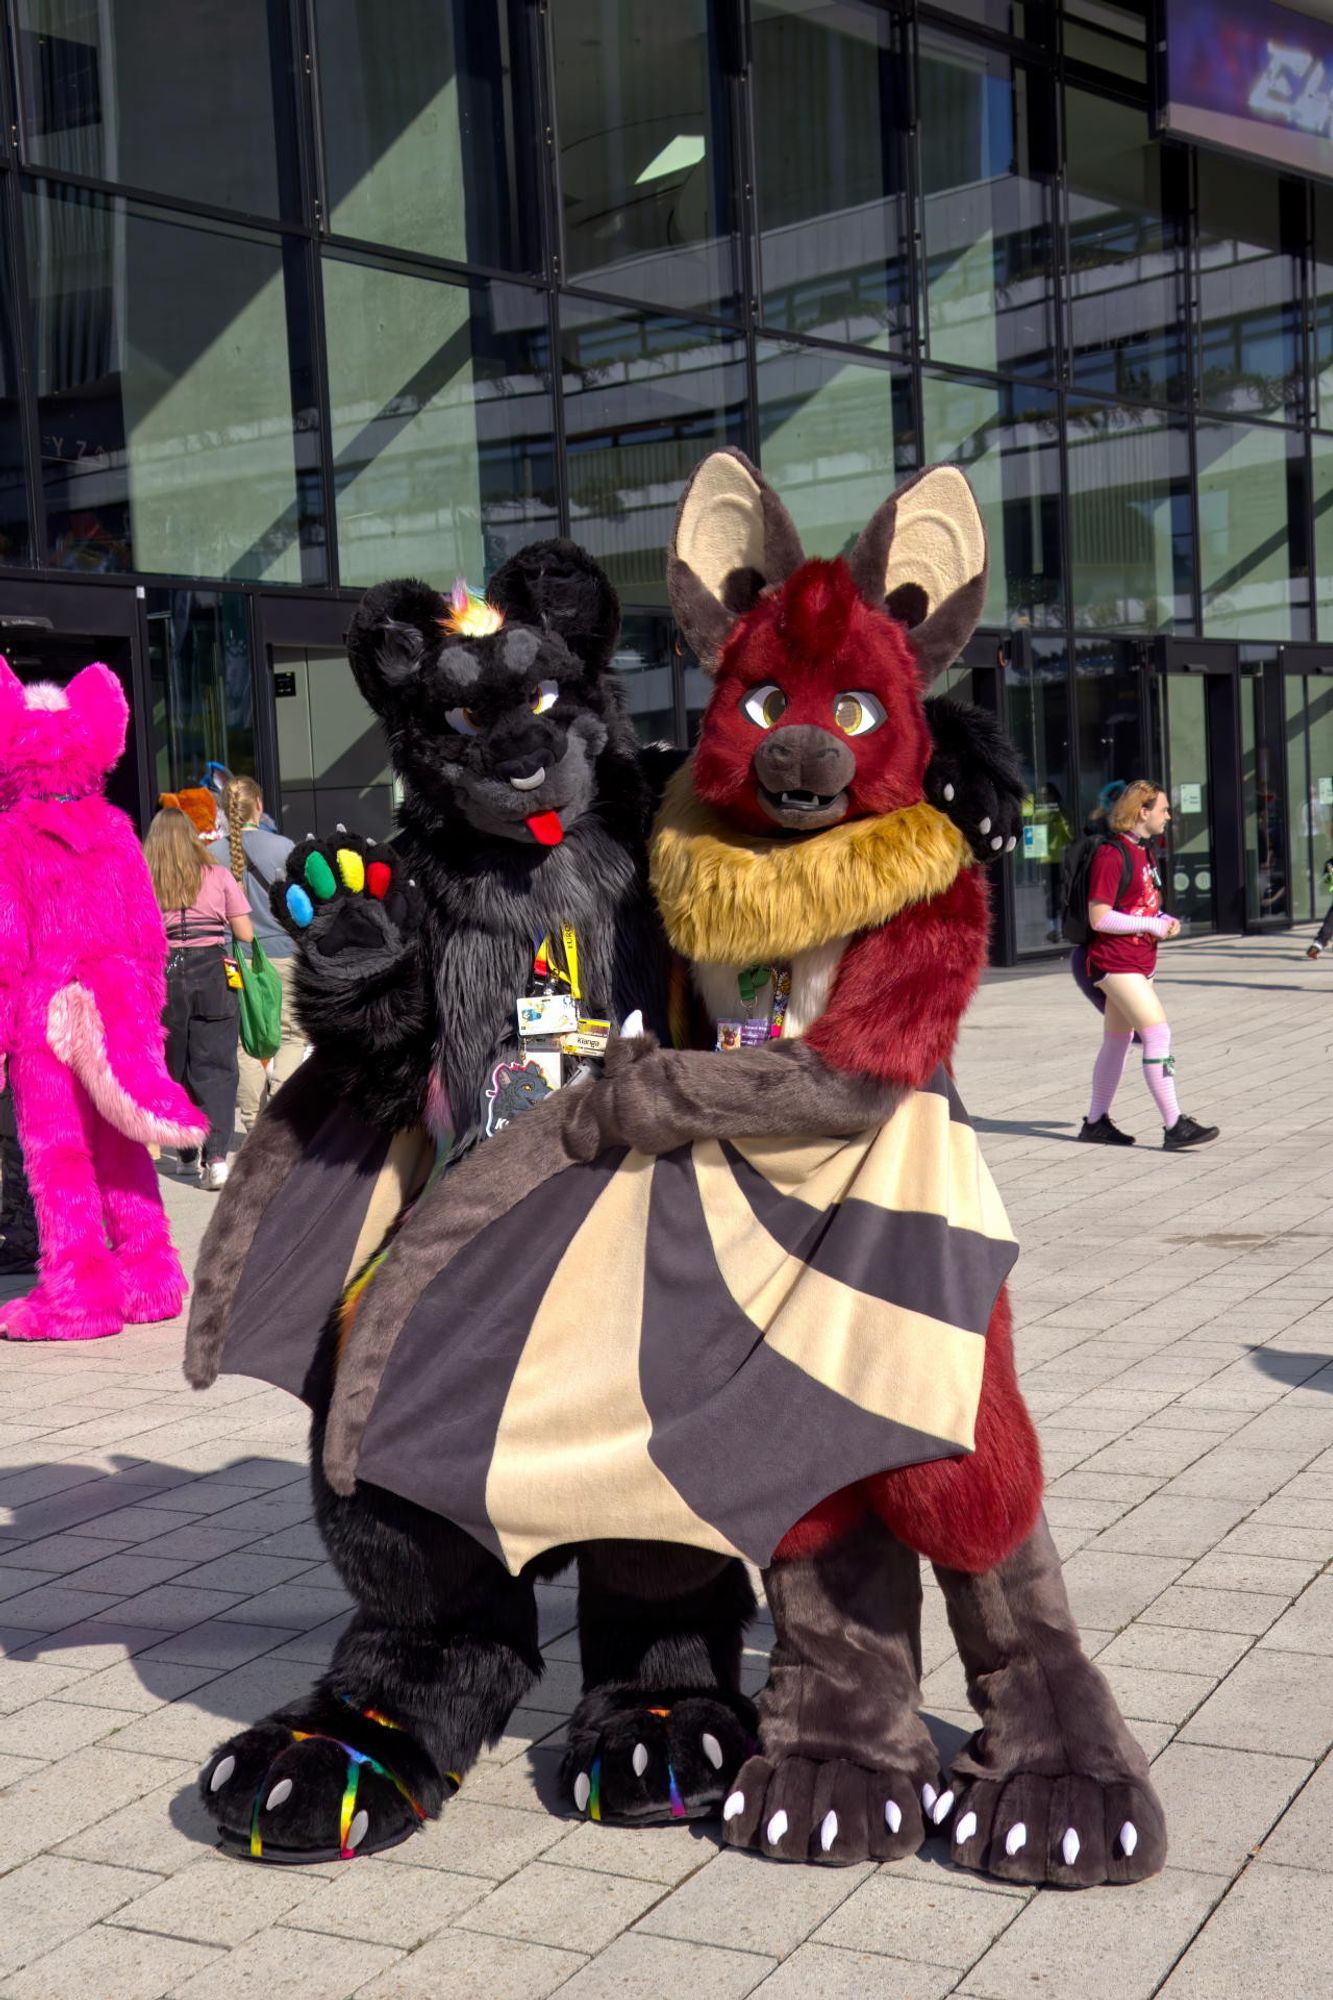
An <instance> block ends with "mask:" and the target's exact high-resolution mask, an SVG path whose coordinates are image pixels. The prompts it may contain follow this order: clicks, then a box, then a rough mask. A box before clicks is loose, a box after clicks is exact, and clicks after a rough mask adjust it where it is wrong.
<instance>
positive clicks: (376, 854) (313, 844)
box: [270, 829, 422, 958]
mask: <svg viewBox="0 0 1333 2000" xmlns="http://www.w3.org/2000/svg"><path fill="white" fill-rule="evenodd" d="M270 903H271V906H272V910H273V914H274V916H275V917H276V919H277V921H278V922H279V923H280V924H281V925H282V927H283V929H284V930H286V931H288V932H289V933H290V934H291V936H292V937H294V938H295V939H296V940H297V942H298V943H301V944H304V945H305V946H306V947H307V948H308V949H309V950H312V951H316V952H319V953H320V954H321V955H322V956H323V957H325V958H337V957H340V956H341V955H342V954H344V953H346V952H361V953H365V952H373V953H377V954H384V953H388V954H391V955H392V954H396V953H397V952H398V951H400V950H401V949H402V947H403V945H404V943H405V942H406V941H407V940H408V939H409V938H410V937H411V936H412V935H413V934H414V933H415V931H416V930H417V928H418V926H419V924H420V922H421V914H422V899H421V896H420V894H419V892H418V890H417V887H416V884H415V883H414V882H412V881H411V880H409V878H408V875H407V870H406V867H405V865H404V864H403V862H402V861H401V860H400V859H399V857H398V856H397V855H396V854H395V853H394V851H393V849H392V848H391V847H378V846H376V844H375V842H374V841H373V840H367V839H365V838H363V836H362V835H360V834H356V833H347V832H344V831H343V830H341V829H340V830H339V831H338V832H337V833H336V834H334V835H333V837H332V838H331V839H329V840H313V839H312V840H307V841H306V842H305V844H304V845H303V846H301V847H298V848H295V849H294V850H293V851H292V854H291V856H290V858H289V860H288V864H287V874H286V876H285V878H284V879H283V880H282V881H279V882H275V883H274V885H273V888H272V891H271V895H270Z"/></svg>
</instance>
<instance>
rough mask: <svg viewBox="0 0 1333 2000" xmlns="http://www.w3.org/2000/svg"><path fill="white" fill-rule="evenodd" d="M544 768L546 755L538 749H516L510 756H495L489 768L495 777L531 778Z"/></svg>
mask: <svg viewBox="0 0 1333 2000" xmlns="http://www.w3.org/2000/svg"><path fill="white" fill-rule="evenodd" d="M545 768H546V755H545V753H544V752H543V751H539V750H522V751H517V752H515V754H514V755H513V756H512V757H496V758H495V759H493V761H492V764H491V769H492V770H493V771H494V773H495V775H496V777H497V778H510V779H513V778H531V777H533V776H535V774H536V773H537V772H538V771H543V770H545Z"/></svg>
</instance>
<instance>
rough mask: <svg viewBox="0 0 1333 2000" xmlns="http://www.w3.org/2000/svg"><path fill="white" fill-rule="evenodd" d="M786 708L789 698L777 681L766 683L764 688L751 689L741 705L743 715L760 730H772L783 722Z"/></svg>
mask: <svg viewBox="0 0 1333 2000" xmlns="http://www.w3.org/2000/svg"><path fill="white" fill-rule="evenodd" d="M786 707H787V697H786V695H785V694H784V693H783V692H782V689H781V688H780V687H779V686H778V685H777V683H776V681H765V682H764V684H763V686H762V687H756V688H751V689H750V692H749V693H748V694H747V695H746V697H745V699H744V701H743V702H742V703H741V714H742V715H748V716H749V718H750V720H751V722H753V723H755V724H756V725H757V726H758V727H759V728H760V729H772V727H773V726H774V724H775V723H777V722H779V721H781V719H782V716H783V714H784V713H785V711H786Z"/></svg>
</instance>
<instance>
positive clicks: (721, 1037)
mask: <svg viewBox="0 0 1333 2000" xmlns="http://www.w3.org/2000/svg"><path fill="white" fill-rule="evenodd" d="M744 1031H745V1023H744V1021H719V1022H718V1024H717V1042H716V1044H715V1047H717V1048H719V1049H738V1048H740V1046H741V1036H742V1034H743V1033H744Z"/></svg>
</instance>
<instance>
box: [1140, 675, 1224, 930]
mask: <svg viewBox="0 0 1333 2000" xmlns="http://www.w3.org/2000/svg"><path fill="white" fill-rule="evenodd" d="M1159 665H1160V667H1161V668H1162V669H1164V671H1162V672H1161V673H1160V674H1159V676H1158V724H1159V732H1160V733H1159V743H1160V754H1161V778H1162V783H1163V784H1164V785H1165V786H1166V790H1167V796H1168V798H1169V799H1170V801H1171V825H1170V827H1169V829H1168V831H1167V849H1166V852H1167V865H1166V870H1165V879H1164V885H1163V886H1164V892H1165V893H1164V898H1163V900H1164V901H1165V904H1166V907H1167V909H1168V910H1169V911H1170V912H1171V914H1172V916H1175V917H1179V918H1180V921H1181V925H1182V927H1183V929H1184V933H1185V935H1186V936H1187V937H1201V936H1205V935H1207V934H1208V933H1210V932H1212V931H1218V930H1222V931H1239V930H1243V929H1244V920H1245V895H1244V881H1245V878H1244V869H1243V859H1242V853H1241V841H1240V823H1241V811H1240V797H1239V763H1238V729H1237V714H1238V710H1237V684H1238V681H1239V675H1240V664H1239V655H1238V653H1237V650H1236V648H1235V647H1234V646H1230V645H1216V644H1214V645H1210V644H1208V643H1207V642H1204V641H1185V640H1181V641H1171V642H1167V643H1166V644H1165V645H1164V647H1163V649H1162V655H1161V658H1160V660H1159Z"/></svg>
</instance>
